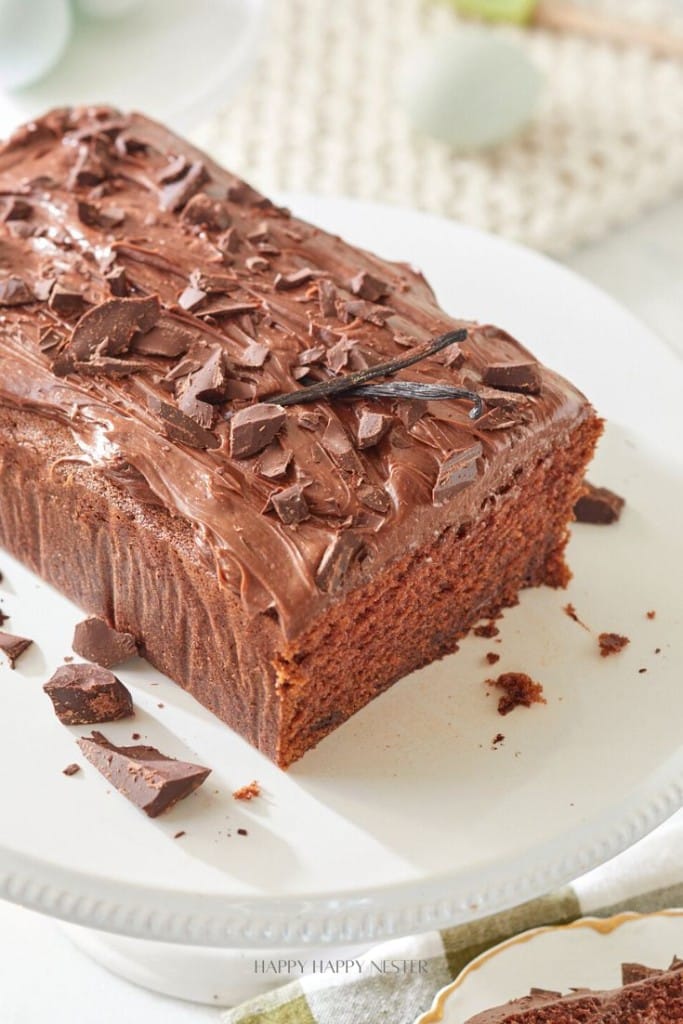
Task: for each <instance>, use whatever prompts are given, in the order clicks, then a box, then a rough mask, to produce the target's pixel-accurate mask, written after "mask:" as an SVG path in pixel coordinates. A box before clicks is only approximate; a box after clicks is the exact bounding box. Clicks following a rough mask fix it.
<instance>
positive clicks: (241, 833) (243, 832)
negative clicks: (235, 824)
mask: <svg viewBox="0 0 683 1024" xmlns="http://www.w3.org/2000/svg"><path fill="white" fill-rule="evenodd" d="M237 835H238V836H248V835H249V833H248V832H247V830H246V828H238V829H237Z"/></svg>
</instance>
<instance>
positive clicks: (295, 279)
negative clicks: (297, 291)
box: [273, 267, 316, 292]
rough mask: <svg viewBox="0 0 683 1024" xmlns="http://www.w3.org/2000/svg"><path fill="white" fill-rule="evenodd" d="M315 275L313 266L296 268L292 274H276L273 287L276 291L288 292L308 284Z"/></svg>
mask: <svg viewBox="0 0 683 1024" xmlns="http://www.w3.org/2000/svg"><path fill="white" fill-rule="evenodd" d="M315 275H316V271H315V270H313V269H312V268H311V267H301V269H300V270H294V271H292V273H291V274H276V275H275V281H274V282H273V287H274V288H275V291H276V292H288V291H291V290H292V289H293V288H299V287H300V286H301V285H302V284H306V282H307V281H310V280H311V278H312V277H315Z"/></svg>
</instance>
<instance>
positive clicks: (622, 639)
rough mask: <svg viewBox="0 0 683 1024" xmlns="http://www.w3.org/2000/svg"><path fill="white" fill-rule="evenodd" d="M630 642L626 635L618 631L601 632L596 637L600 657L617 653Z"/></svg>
mask: <svg viewBox="0 0 683 1024" xmlns="http://www.w3.org/2000/svg"><path fill="white" fill-rule="evenodd" d="M630 642H631V641H630V640H629V638H628V637H627V636H621V635H620V634H619V633H601V634H600V636H599V637H598V645H599V647H600V657H602V658H607V657H608V656H609V655H610V654H618V653H619V651H623V649H624V647H626V645H627V644H629V643H630Z"/></svg>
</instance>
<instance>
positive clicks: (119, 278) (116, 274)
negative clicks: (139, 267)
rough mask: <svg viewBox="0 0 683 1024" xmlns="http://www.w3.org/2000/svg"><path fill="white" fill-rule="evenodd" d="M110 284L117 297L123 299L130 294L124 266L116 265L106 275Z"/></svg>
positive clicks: (110, 288) (111, 290) (113, 293)
mask: <svg viewBox="0 0 683 1024" xmlns="http://www.w3.org/2000/svg"><path fill="white" fill-rule="evenodd" d="M104 279H105V281H106V282H107V284H108V285H109V291H110V292H111V293H112V295H114V296H116V298H117V299H123V298H125V297H126V296H127V295H128V278H127V276H126V271H125V270H124V268H123V267H116V268H115V269H114V270H110V271H109V273H108V274H105V276H104Z"/></svg>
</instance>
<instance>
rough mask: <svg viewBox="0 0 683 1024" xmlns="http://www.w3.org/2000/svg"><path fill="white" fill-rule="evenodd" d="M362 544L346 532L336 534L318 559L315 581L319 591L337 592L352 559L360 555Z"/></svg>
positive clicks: (357, 538)
mask: <svg viewBox="0 0 683 1024" xmlns="http://www.w3.org/2000/svg"><path fill="white" fill-rule="evenodd" d="M362 547H363V542H362V540H361V539H360V537H358V536H357V535H355V534H353V533H351V531H350V530H347V531H346V532H345V533H340V534H337V536H336V537H335V538H334V540H333V541H332V542H331V543H330V544H329V546H328V547H327V548H326V550H325V553H324V554H323V557H322V558H321V559H320V564H319V565H318V570H317V572H316V576H315V581H316V583H317V584H318V586H319V587H320V589H321V590H324V591H327V592H329V593H334V592H335V591H337V590H339V588H340V587H341V585H342V583H343V582H344V577H345V576H346V574H347V572H348V571H349V568H350V566H351V563H352V562H353V560H354V558H355V557H356V556H357V555H358V554H359V553H360V551H361V549H362Z"/></svg>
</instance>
